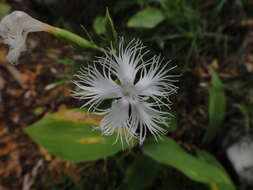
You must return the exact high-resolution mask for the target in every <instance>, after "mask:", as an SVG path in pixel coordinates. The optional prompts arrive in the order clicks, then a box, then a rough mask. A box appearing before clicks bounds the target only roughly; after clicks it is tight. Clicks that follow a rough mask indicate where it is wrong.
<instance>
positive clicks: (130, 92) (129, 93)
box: [122, 85, 137, 99]
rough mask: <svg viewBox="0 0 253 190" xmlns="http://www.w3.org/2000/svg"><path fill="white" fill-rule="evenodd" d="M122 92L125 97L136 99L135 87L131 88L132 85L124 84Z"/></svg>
mask: <svg viewBox="0 0 253 190" xmlns="http://www.w3.org/2000/svg"><path fill="white" fill-rule="evenodd" d="M122 94H123V96H124V97H126V98H131V99H136V98H137V94H136V92H135V89H134V88H133V85H128V86H124V87H123V90H122Z"/></svg>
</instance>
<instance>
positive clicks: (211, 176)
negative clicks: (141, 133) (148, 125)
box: [143, 138, 235, 190]
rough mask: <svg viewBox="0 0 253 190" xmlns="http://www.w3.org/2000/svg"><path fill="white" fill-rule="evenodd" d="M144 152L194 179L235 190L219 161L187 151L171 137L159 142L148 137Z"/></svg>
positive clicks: (227, 189)
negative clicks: (211, 160)
mask: <svg viewBox="0 0 253 190" xmlns="http://www.w3.org/2000/svg"><path fill="white" fill-rule="evenodd" d="M143 152H144V154H145V155H147V156H150V157H151V158H153V159H154V160H156V161H157V162H159V163H163V164H166V165H168V166H172V167H174V168H176V169H178V170H179V171H181V172H182V173H184V174H185V175H186V176H187V177H189V178H190V179H192V180H194V181H197V182H202V183H206V184H210V185H212V187H213V186H215V187H218V186H219V185H222V186H226V187H228V188H226V189H220V190H235V188H234V185H233V183H232V182H231V180H230V178H229V176H228V175H227V173H226V172H225V170H224V169H223V168H221V166H220V167H218V166H217V163H215V164H214V163H213V162H208V161H206V159H203V157H202V158H199V157H195V156H193V155H191V154H189V153H187V152H186V151H185V150H183V149H182V148H181V147H180V146H179V145H177V143H176V142H174V141H173V140H172V139H170V138H164V139H163V140H161V141H160V142H159V144H158V143H157V142H155V141H154V140H153V139H151V138H149V139H147V140H146V143H145V144H144V146H143Z"/></svg>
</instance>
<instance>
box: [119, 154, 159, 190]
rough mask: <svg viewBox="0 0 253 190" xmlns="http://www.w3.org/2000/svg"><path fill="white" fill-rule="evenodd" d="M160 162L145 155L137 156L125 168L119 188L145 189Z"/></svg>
mask: <svg viewBox="0 0 253 190" xmlns="http://www.w3.org/2000/svg"><path fill="white" fill-rule="evenodd" d="M159 170H160V164H158V163H157V162H155V161H154V160H152V159H150V158H149V157H146V156H143V155H141V156H139V157H138V158H136V160H135V161H134V162H133V163H132V164H131V165H130V166H129V167H128V168H127V170H126V173H125V177H124V180H123V184H122V187H121V188H120V189H128V190H136V189H138V190H142V189H143V190H144V189H147V188H148V187H149V186H150V185H151V184H152V182H153V180H154V179H155V177H156V176H157V174H158V172H159Z"/></svg>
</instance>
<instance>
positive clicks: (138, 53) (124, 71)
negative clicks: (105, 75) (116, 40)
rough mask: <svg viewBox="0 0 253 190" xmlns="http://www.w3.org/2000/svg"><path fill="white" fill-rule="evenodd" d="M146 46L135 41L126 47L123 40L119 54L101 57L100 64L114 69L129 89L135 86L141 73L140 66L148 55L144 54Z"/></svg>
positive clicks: (112, 53)
mask: <svg viewBox="0 0 253 190" xmlns="http://www.w3.org/2000/svg"><path fill="white" fill-rule="evenodd" d="M143 49H144V46H143V44H142V42H141V41H139V40H135V39H133V40H132V41H131V42H129V43H128V45H127V46H126V47H124V40H123V38H122V39H121V42H120V45H119V50H118V53H116V52H113V50H112V52H111V53H110V54H106V57H105V58H103V57H101V58H100V59H99V60H98V62H100V63H102V64H106V65H107V66H108V67H109V68H111V69H112V71H113V73H114V74H115V75H116V76H117V78H118V79H119V80H120V82H121V83H122V84H123V85H124V86H126V87H128V86H130V85H133V83H134V81H135V78H136V74H137V73H138V71H139V65H140V64H141V63H142V62H143V56H144V55H145V54H146V53H147V51H146V52H143Z"/></svg>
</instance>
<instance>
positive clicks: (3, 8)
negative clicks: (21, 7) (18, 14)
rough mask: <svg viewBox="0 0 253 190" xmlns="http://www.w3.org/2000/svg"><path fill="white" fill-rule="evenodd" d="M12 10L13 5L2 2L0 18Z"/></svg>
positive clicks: (0, 3)
mask: <svg viewBox="0 0 253 190" xmlns="http://www.w3.org/2000/svg"><path fill="white" fill-rule="evenodd" d="M10 10H11V6H10V5H8V4H6V3H3V2H0V19H2V18H3V17H4V16H5V15H7V14H8V13H9V12H10Z"/></svg>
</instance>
